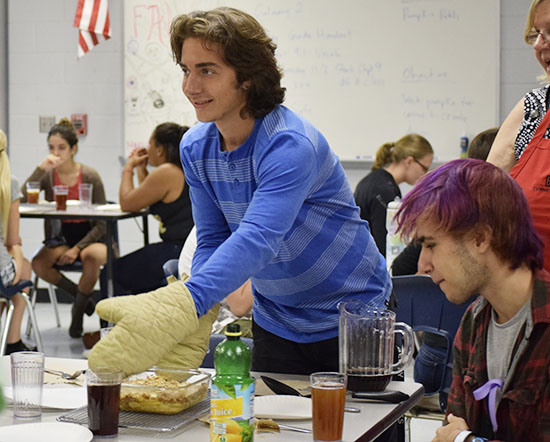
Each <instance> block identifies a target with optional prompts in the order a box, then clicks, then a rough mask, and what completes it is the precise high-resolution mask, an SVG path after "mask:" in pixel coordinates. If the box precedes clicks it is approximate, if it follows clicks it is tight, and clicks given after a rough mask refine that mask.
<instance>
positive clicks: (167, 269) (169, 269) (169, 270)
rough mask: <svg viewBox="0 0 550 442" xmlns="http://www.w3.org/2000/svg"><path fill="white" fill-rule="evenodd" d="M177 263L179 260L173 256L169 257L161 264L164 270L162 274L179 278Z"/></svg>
mask: <svg viewBox="0 0 550 442" xmlns="http://www.w3.org/2000/svg"><path fill="white" fill-rule="evenodd" d="M178 263H179V260H178V259H176V258H173V259H169V260H168V261H166V262H165V263H164V264H163V265H162V270H163V271H164V276H166V278H169V277H170V276H173V277H174V278H176V279H180V275H178Z"/></svg>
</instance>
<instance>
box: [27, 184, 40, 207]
mask: <svg viewBox="0 0 550 442" xmlns="http://www.w3.org/2000/svg"><path fill="white" fill-rule="evenodd" d="M26 187H27V203H29V204H38V195H39V194H40V183H39V182H38V181H28V182H27V185H26Z"/></svg>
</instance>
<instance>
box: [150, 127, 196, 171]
mask: <svg viewBox="0 0 550 442" xmlns="http://www.w3.org/2000/svg"><path fill="white" fill-rule="evenodd" d="M188 129H189V127H187V126H180V125H179V124H177V123H161V124H159V125H158V126H157V127H155V130H154V131H153V134H152V135H151V138H152V139H153V141H154V142H155V144H156V145H158V146H161V147H162V148H163V149H164V154H165V155H166V161H168V162H169V163H172V164H175V165H176V166H178V167H179V168H180V169H181V168H182V165H181V160H180V141H181V137H183V134H184V133H185V132H187V130H188Z"/></svg>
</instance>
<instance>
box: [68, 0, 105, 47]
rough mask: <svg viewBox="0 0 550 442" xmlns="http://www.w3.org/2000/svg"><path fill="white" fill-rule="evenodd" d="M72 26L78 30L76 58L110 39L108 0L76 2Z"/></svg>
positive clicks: (82, 0)
mask: <svg viewBox="0 0 550 442" xmlns="http://www.w3.org/2000/svg"><path fill="white" fill-rule="evenodd" d="M73 26H74V27H75V28H78V30H79V31H78V56H79V57H82V56H83V55H84V54H85V53H86V52H88V51H89V50H91V49H92V48H93V47H94V46H96V45H97V44H99V42H100V40H107V39H108V38H111V24H110V22H109V5H108V0H78V6H77V7H76V14H75V16H74V23H73Z"/></svg>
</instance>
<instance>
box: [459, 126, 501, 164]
mask: <svg viewBox="0 0 550 442" xmlns="http://www.w3.org/2000/svg"><path fill="white" fill-rule="evenodd" d="M497 133H498V127H494V128H492V129H487V130H484V131H483V132H480V133H478V134H477V135H476V136H475V137H474V139H473V140H472V142H471V143H470V147H469V148H468V153H467V154H466V156H467V157H468V158H477V159H478V160H483V161H485V160H486V159H487V155H489V151H490V150H491V146H492V145H493V141H495V137H496V136H497Z"/></svg>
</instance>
